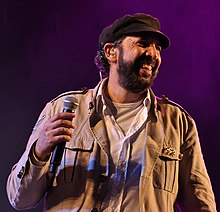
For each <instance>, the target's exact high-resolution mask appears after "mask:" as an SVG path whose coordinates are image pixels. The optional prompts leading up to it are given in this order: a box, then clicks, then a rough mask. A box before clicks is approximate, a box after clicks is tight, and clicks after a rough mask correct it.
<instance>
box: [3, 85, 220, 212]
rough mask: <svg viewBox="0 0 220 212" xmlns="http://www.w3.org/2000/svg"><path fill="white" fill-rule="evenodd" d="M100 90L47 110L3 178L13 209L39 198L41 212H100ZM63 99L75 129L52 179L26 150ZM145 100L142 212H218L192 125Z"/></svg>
mask: <svg viewBox="0 0 220 212" xmlns="http://www.w3.org/2000/svg"><path fill="white" fill-rule="evenodd" d="M98 87H99V85H98V86H97V87H96V88H95V89H93V90H92V89H91V90H88V91H87V92H68V93H65V94H63V95H61V96H59V97H58V98H56V99H54V100H53V101H51V102H49V103H48V104H47V105H46V107H45V108H44V110H43V111H42V113H41V115H40V117H39V119H38V121H37V123H36V126H35V127H34V129H33V132H32V135H31V136H30V139H29V141H28V144H27V147H26V150H25V152H24V154H23V155H22V157H21V158H20V160H19V161H18V163H17V164H16V165H15V166H14V167H13V169H12V172H11V174H10V176H9V178H8V182H7V194H8V198H9V201H10V203H11V205H12V206H13V207H14V208H17V209H25V208H32V207H34V206H36V205H37V204H38V203H39V201H40V200H41V199H42V198H45V210H46V211H47V212H55V211H62V212H70V211H71V212H73V211H74V212H75V211H82V212H87V211H100V205H101V203H102V200H103V198H104V195H105V193H106V190H105V189H106V183H107V181H108V179H109V177H110V175H111V166H110V157H109V148H108V142H107V136H106V130H105V127H104V124H103V121H102V118H101V116H100V115H99V114H100V113H99V111H97V110H98V106H97V102H98V101H97V98H96V95H97V90H98ZM66 95H70V96H71V95H74V96H75V97H76V98H78V100H79V106H78V108H77V110H76V117H75V118H74V123H75V124H76V125H77V129H75V130H74V136H73V138H72V140H71V141H70V142H68V143H67V144H66V149H65V152H64V156H63V159H62V162H61V165H60V167H59V169H58V172H57V174H56V176H55V179H54V180H53V176H52V175H51V174H49V173H48V168H49V161H47V162H42V163H41V164H40V165H38V166H36V165H34V164H33V163H32V159H31V157H32V149H31V148H32V146H33V145H34V143H35V142H36V140H37V139H38V136H39V133H40V131H41V129H42V127H43V125H44V123H45V121H46V120H47V119H48V118H50V117H51V116H52V115H53V114H56V113H58V112H61V111H62V108H63V99H64V98H65V96H66ZM151 100H152V105H151V110H150V112H149V116H148V120H147V132H148V133H147V136H146V149H145V151H144V157H143V158H144V160H143V166H142V167H143V168H142V172H141V178H140V189H139V200H140V206H141V211H142V212H173V211H180V209H181V211H187V212H188V211H192V212H197V211H204V212H205V211H206V212H214V211H216V206H215V200H214V195H213V192H212V187H211V183H210V180H209V177H208V174H207V171H206V168H205V164H204V161H203V157H202V153H201V149H200V144H199V138H198V134H197V130H196V126H195V123H194V121H193V119H192V118H191V117H190V116H189V115H188V114H187V113H186V112H185V111H184V110H183V109H182V108H181V107H180V106H178V105H176V104H175V103H173V102H171V101H169V100H167V99H166V98H162V99H159V98H156V97H155V96H154V94H153V92H152V91H151ZM112 211H113V209H112Z"/></svg>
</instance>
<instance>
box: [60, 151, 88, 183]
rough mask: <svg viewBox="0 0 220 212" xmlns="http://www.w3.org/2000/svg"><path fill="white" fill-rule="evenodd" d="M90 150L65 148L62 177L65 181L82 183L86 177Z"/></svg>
mask: <svg viewBox="0 0 220 212" xmlns="http://www.w3.org/2000/svg"><path fill="white" fill-rule="evenodd" d="M91 154H92V153H91V151H85V150H83V149H73V150H72V149H71V150H70V149H66V150H65V154H64V158H63V170H62V175H63V176H62V178H63V180H64V182H65V183H76V184H80V183H83V182H84V181H85V179H86V177H87V171H88V170H87V167H88V164H89V162H90V157H91Z"/></svg>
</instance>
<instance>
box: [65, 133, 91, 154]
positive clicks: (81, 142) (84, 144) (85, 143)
mask: <svg viewBox="0 0 220 212" xmlns="http://www.w3.org/2000/svg"><path fill="white" fill-rule="evenodd" d="M93 144H94V140H93V139H91V138H86V137H82V136H77V137H76V138H75V139H71V140H70V142H67V143H66V148H67V149H71V150H75V149H80V150H84V151H92V149H93Z"/></svg>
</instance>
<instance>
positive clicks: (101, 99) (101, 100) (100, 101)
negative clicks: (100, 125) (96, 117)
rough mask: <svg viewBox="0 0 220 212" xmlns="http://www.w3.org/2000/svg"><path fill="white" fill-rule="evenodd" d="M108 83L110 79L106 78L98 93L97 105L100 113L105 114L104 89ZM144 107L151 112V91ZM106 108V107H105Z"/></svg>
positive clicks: (147, 93)
mask: <svg viewBox="0 0 220 212" xmlns="http://www.w3.org/2000/svg"><path fill="white" fill-rule="evenodd" d="M107 83H108V78H105V79H103V80H102V82H101V85H100V86H99V88H98V92H97V98H96V105H97V109H98V111H99V112H103V106H106V103H105V100H104V95H103V94H104V93H103V92H104V89H105V88H106V86H107ZM143 104H144V106H146V107H147V110H148V111H149V110H150V107H151V95H150V92H149V89H148V90H147V92H146V97H145V98H144V100H143ZM104 108H105V107H104Z"/></svg>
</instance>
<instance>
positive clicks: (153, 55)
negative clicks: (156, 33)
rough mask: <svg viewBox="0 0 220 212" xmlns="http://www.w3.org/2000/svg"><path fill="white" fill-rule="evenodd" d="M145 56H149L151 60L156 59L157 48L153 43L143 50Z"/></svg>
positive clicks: (157, 55) (157, 54)
mask: <svg viewBox="0 0 220 212" xmlns="http://www.w3.org/2000/svg"><path fill="white" fill-rule="evenodd" d="M145 54H146V56H148V57H150V58H151V59H152V60H156V59H157V58H158V57H159V54H160V53H159V50H158V49H157V47H156V45H155V44H154V43H152V44H150V45H149V46H148V47H147V48H146V50H145Z"/></svg>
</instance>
